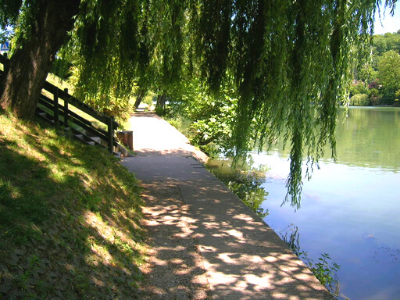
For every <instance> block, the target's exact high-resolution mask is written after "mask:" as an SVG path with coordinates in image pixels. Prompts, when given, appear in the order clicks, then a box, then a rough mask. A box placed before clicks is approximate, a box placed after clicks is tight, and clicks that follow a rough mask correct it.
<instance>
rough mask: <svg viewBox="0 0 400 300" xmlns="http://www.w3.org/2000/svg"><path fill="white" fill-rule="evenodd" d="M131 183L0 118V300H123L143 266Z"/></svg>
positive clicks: (115, 167) (106, 163) (111, 161)
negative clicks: (57, 299)
mask: <svg viewBox="0 0 400 300" xmlns="http://www.w3.org/2000/svg"><path fill="white" fill-rule="evenodd" d="M139 192H140V191H139V188H138V186H137V182H136V179H135V177H134V176H133V175H132V174H131V173H129V172H128V171H127V170H126V169H125V168H124V167H122V166H121V165H120V163H119V162H118V160H117V159H116V158H114V157H112V156H111V155H109V153H107V151H106V150H102V149H97V148H95V147H90V146H85V145H83V144H80V143H78V142H75V141H72V140H70V139H68V138H66V137H63V136H60V135H58V134H57V132H56V131H55V130H53V129H51V128H48V127H47V125H45V124H40V123H32V122H21V121H20V120H16V119H14V118H13V117H10V116H6V115H4V114H1V112H0V299H51V298H56V297H58V298H62V299H105V298H112V299H116V298H119V299H126V298H132V297H135V295H137V285H138V281H140V279H141V276H142V275H141V272H140V269H139V267H140V265H141V264H142V263H144V248H145V245H144V242H143V241H144V233H143V231H142V228H141V227H140V219H141V209H140V206H141V204H142V203H141V199H140V197H139Z"/></svg>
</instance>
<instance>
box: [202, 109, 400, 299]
mask: <svg viewBox="0 0 400 300" xmlns="http://www.w3.org/2000/svg"><path fill="white" fill-rule="evenodd" d="M336 135H337V158H338V160H337V162H336V163H335V162H333V161H332V160H331V159H330V158H329V157H326V158H323V159H322V160H321V161H320V169H316V170H314V173H313V176H312V179H311V180H310V181H307V180H304V184H303V191H302V200H301V208H300V209H298V210H297V211H296V210H295V209H294V208H293V207H291V206H290V204H289V203H286V204H284V205H282V202H283V200H284V198H285V195H286V187H285V183H286V178H287V175H288V172H289V162H288V152H287V151H283V150H282V149H281V147H279V146H276V147H273V148H272V149H271V150H270V151H268V152H266V151H264V152H261V153H257V152H253V153H251V167H252V168H253V169H255V170H258V172H252V173H247V175H246V176H243V173H242V174H241V175H240V176H239V177H240V179H239V183H242V185H240V186H239V187H238V185H237V184H236V186H234V184H233V183H232V181H233V180H234V179H233V177H232V176H231V175H232V174H231V172H232V171H229V169H228V168H227V162H226V161H223V162H222V166H221V162H218V163H216V162H212V163H211V164H210V168H211V169H212V170H214V171H213V172H214V173H215V174H216V175H217V176H219V177H220V178H221V179H222V180H223V181H225V182H226V183H228V184H229V185H231V186H233V187H236V190H237V191H239V194H240V193H241V192H243V191H244V190H246V191H247V192H249V191H250V192H251V193H252V198H253V204H252V205H253V206H256V209H258V211H259V213H260V215H261V213H265V212H268V215H267V216H265V217H264V220H265V222H266V223H267V224H268V225H269V226H270V227H271V228H273V229H274V230H275V232H276V233H277V234H278V235H280V236H281V237H282V238H284V239H285V240H287V241H288V242H290V243H291V244H292V246H293V245H294V247H295V251H296V252H298V253H299V252H302V253H303V259H304V258H305V257H306V259H308V260H309V261H313V262H314V264H315V263H316V262H318V259H319V258H320V257H321V254H323V253H327V254H329V257H330V260H329V261H330V262H332V263H333V262H335V263H337V264H338V265H340V269H339V270H338V271H337V272H333V273H336V276H337V280H338V282H339V291H340V298H342V299H345V297H347V298H349V299H363V300H364V299H400V109H399V108H367V107H365V108H364V107H363V108H359V107H358V108H352V107H351V108H349V110H348V118H346V119H342V120H339V123H338V128H337V132H336ZM216 165H218V168H216V167H215V166H216ZM244 178H245V179H244ZM243 183H245V186H246V187H243ZM250 198H251V197H250ZM254 200H255V201H254ZM305 252H306V253H307V254H304V253H305ZM333 273H332V275H333ZM335 278H336V277H335Z"/></svg>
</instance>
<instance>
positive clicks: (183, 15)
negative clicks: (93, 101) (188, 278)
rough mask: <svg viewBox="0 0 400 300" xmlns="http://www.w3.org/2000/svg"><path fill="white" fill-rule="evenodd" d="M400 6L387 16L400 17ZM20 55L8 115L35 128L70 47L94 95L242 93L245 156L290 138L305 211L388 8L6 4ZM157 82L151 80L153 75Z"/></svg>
mask: <svg viewBox="0 0 400 300" xmlns="http://www.w3.org/2000/svg"><path fill="white" fill-rule="evenodd" d="M395 3H396V0H387V1H386V2H385V5H389V6H391V7H393V6H394V4H395ZM0 4H1V8H0V13H1V22H2V23H1V25H2V26H3V28H4V26H6V25H11V26H14V28H15V32H16V37H15V43H14V44H15V45H16V47H15V49H14V53H13V55H12V57H11V63H10V68H9V70H8V72H7V74H6V76H5V77H3V78H4V79H3V83H2V86H1V87H2V88H1V105H2V107H4V108H11V110H13V111H14V112H15V113H16V114H17V115H19V116H21V117H31V116H32V115H33V112H34V108H35V106H36V103H37V98H38V95H39V93H40V88H41V86H42V85H43V81H44V78H45V74H46V73H47V72H48V70H49V67H50V65H51V63H52V61H53V60H54V56H55V55H56V53H57V51H58V50H59V48H60V47H61V46H62V45H64V46H65V44H66V42H67V40H68V37H72V38H71V39H69V40H70V42H69V45H68V47H67V46H65V47H64V49H67V50H69V51H70V52H72V53H74V54H75V57H78V58H79V59H77V60H76V64H77V65H78V67H79V70H80V72H79V74H80V80H79V86H80V88H82V89H84V91H85V94H86V95H89V96H90V95H92V96H95V95H98V94H99V93H100V94H101V93H108V92H110V91H113V92H114V93H115V94H117V95H124V94H125V93H129V92H131V90H132V86H133V85H135V84H137V83H140V84H142V85H152V86H153V87H155V88H157V89H160V90H163V89H164V90H165V89H168V88H170V87H171V86H174V85H175V84H177V83H180V82H184V81H185V80H190V77H191V76H196V77H200V78H201V79H202V82H203V83H204V84H205V85H206V86H207V87H208V91H209V93H219V92H220V91H221V90H222V89H221V87H223V86H224V84H225V82H226V81H227V80H228V81H229V82H230V83H231V82H234V85H235V90H236V94H237V98H238V99H239V101H238V106H237V107H238V108H237V110H238V111H237V115H238V118H237V119H236V120H235V122H233V124H234V127H235V128H234V141H235V145H236V146H235V150H236V153H237V154H239V155H240V154H241V153H244V152H245V151H247V150H248V149H249V147H250V146H251V145H250V143H249V138H248V137H249V136H251V135H250V134H249V133H250V132H249V131H250V130H252V131H253V132H256V133H257V137H258V139H259V140H260V141H261V143H264V142H271V141H273V139H274V138H276V137H277V136H278V135H281V136H282V135H283V136H284V139H285V141H286V142H287V143H288V144H289V146H290V149H291V153H290V159H291V167H290V176H289V179H288V188H289V189H288V191H289V193H288V194H289V196H292V204H293V205H299V202H298V200H299V198H298V195H300V190H301V181H302V174H301V169H302V160H303V157H304V156H306V157H307V158H308V162H309V166H311V167H312V166H313V164H314V163H315V162H318V158H319V157H320V156H321V155H322V153H323V149H324V146H325V144H326V143H329V144H330V145H331V147H332V155H333V156H335V137H334V131H335V124H336V115H337V111H338V107H339V103H340V102H341V101H346V86H347V84H348V82H349V80H350V75H351V70H352V67H353V61H352V60H353V58H354V57H356V55H355V53H353V52H354V51H355V49H357V50H356V54H357V55H358V54H362V53H363V52H364V51H363V49H366V48H367V46H369V43H370V36H371V34H372V32H373V19H374V13H375V11H376V9H377V7H378V6H379V5H380V4H381V2H380V1H379V0H354V1H350V0H296V1H293V0H283V1H268V0H219V1H209V0H165V1H160V0H135V1H134V0H114V1H106V0H68V1H56V0H25V1H22V0H0ZM150 71H151V72H152V76H149V72H150Z"/></svg>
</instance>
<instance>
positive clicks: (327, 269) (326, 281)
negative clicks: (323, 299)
mask: <svg viewBox="0 0 400 300" xmlns="http://www.w3.org/2000/svg"><path fill="white" fill-rule="evenodd" d="M281 237H282V239H283V241H284V242H285V243H286V244H287V245H288V246H289V248H290V249H291V250H292V251H293V253H294V254H296V255H297V256H298V257H299V258H300V259H301V260H302V261H303V262H304V263H305V264H306V265H307V266H308V267H309V268H310V270H311V272H313V274H314V275H315V277H317V279H318V280H319V282H321V283H322V284H323V285H324V286H325V287H326V288H327V289H328V290H329V292H330V293H331V294H332V295H333V296H334V297H336V298H337V297H338V296H339V281H338V279H337V275H336V273H337V271H339V269H340V266H339V265H338V264H337V263H335V262H330V260H331V258H330V257H329V255H328V254H327V253H323V254H321V257H320V258H318V262H316V263H315V262H314V260H313V259H311V258H310V257H309V255H308V253H307V252H305V251H301V249H300V233H299V228H298V227H297V226H294V225H293V224H292V225H290V226H289V227H288V230H287V231H286V232H285V234H284V235H283V234H281Z"/></svg>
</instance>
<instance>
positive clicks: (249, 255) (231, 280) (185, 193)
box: [123, 115, 331, 299]
mask: <svg viewBox="0 0 400 300" xmlns="http://www.w3.org/2000/svg"><path fill="white" fill-rule="evenodd" d="M134 119H135V120H134V122H132V124H133V125H134V126H136V127H134V128H133V129H134V132H140V130H141V128H145V127H146V128H152V133H151V134H150V135H149V133H148V134H147V135H142V137H141V138H140V139H145V140H146V141H140V140H138V141H137V142H136V143H137V144H138V145H139V146H141V147H144V148H139V151H141V152H140V153H141V154H140V155H138V156H137V157H132V158H125V159H124V160H123V164H124V165H125V166H126V167H127V168H128V169H129V170H130V171H131V172H134V173H135V174H136V175H137V177H138V178H139V179H141V180H142V186H143V187H144V190H143V198H144V200H145V201H146V207H145V208H144V215H145V220H146V221H145V226H146V228H147V230H148V236H149V246H150V255H149V261H148V267H147V269H146V270H144V273H145V274H147V281H146V282H145V284H144V285H143V287H142V290H143V299H331V296H330V294H329V293H328V292H327V290H326V289H325V288H324V287H323V286H322V285H321V284H320V283H319V282H318V280H317V279H316V278H315V277H314V275H313V274H312V273H311V271H310V270H309V269H308V268H307V267H306V266H305V265H304V264H303V263H302V262H301V261H300V260H299V259H298V258H297V257H296V256H295V255H294V254H293V253H292V252H291V251H290V250H289V248H288V247H287V245H286V244H285V243H284V242H283V241H282V240H281V239H280V238H279V237H278V236H277V235H276V234H275V233H274V231H273V230H272V229H271V228H270V227H268V226H267V225H266V224H265V223H264V222H263V221H262V220H261V219H260V218H259V217H257V216H256V214H255V213H254V212H253V211H251V209H250V208H248V207H247V206H246V205H245V204H244V203H243V202H241V201H240V200H239V199H238V198H237V197H236V196H235V195H234V194H233V193H232V192H230V191H229V190H228V188H227V187H226V186H225V185H224V184H223V183H221V182H220V181H219V180H218V179H216V178H215V177H214V176H213V175H211V174H210V173H209V172H208V171H207V170H206V169H205V168H204V167H203V166H202V165H201V164H200V163H199V162H198V161H196V160H195V159H193V158H191V157H188V156H189V155H187V154H188V153H187V152H181V149H188V150H187V151H188V152H189V154H190V151H191V150H190V147H192V146H190V145H187V144H185V143H186V142H185V140H184V139H180V138H175V137H174V138H171V139H174V140H175V142H174V143H176V144H175V147H173V143H165V144H164V145H158V144H157V141H158V142H160V143H161V144H163V141H165V140H168V141H170V140H169V139H168V137H167V136H166V135H167V134H168V133H167V132H168V130H170V129H171V128H169V129H165V128H164V129H161V128H163V127H164V126H165V121H163V120H160V119H159V118H153V117H152V116H151V115H147V116H142V117H135V118H134ZM142 121H143V122H142ZM167 125H168V126H169V124H167ZM172 129H173V130H175V129H174V128H172ZM165 130H166V131H165ZM159 134H162V135H164V136H163V137H162V138H161V137H160V136H159ZM139 136H140V134H139ZM137 138H138V137H137ZM135 140H136V139H135ZM149 140H152V141H149ZM152 143H153V146H151V144H152ZM135 145H136V144H135ZM149 145H150V146H149ZM147 147H149V148H151V147H154V148H151V150H150V151H146V150H145V149H147ZM135 151H136V146H135ZM184 151H186V150H184ZM165 154H166V155H165Z"/></svg>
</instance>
